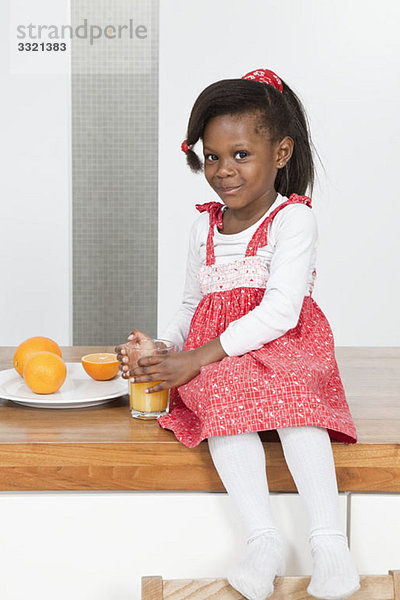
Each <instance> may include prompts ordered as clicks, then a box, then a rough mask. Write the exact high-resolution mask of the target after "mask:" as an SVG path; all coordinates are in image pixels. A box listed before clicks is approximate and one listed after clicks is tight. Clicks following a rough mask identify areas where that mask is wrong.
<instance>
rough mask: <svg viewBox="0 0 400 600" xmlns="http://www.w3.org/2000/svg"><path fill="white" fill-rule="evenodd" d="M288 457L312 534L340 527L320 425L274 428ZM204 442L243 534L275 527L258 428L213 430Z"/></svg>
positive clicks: (325, 439)
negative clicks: (225, 432) (238, 431)
mask: <svg viewBox="0 0 400 600" xmlns="http://www.w3.org/2000/svg"><path fill="white" fill-rule="evenodd" d="M277 432H278V435H279V438H280V440H281V444H282V448H283V453H284V456H285V460H286V463H287V465H288V468H289V470H290V473H291V475H292V477H293V480H294V482H295V484H296V487H297V490H298V492H299V495H300V496H301V498H302V499H303V502H304V505H305V507H306V510H307V513H308V518H309V528H310V535H311V534H313V533H316V532H317V530H331V531H335V532H340V533H342V527H341V524H340V518H339V496H338V488H337V482H336V473H335V463H334V460H333V454H332V447H331V442H330V438H329V434H328V432H327V430H326V429H325V428H322V427H286V428H284V429H277ZM208 446H209V450H210V453H211V457H212V459H213V462H214V465H215V468H216V469H217V471H218V474H219V476H220V478H221V481H222V483H223V484H224V486H225V489H226V491H227V492H228V494H229V496H230V497H231V499H232V501H233V503H234V504H235V506H236V509H237V510H238V512H239V514H240V516H241V519H242V522H243V524H244V526H245V529H246V533H247V537H248V538H251V537H253V536H254V535H257V533H259V532H260V531H263V530H266V529H276V525H275V522H274V519H273V516H272V514H271V510H270V498H269V488H268V482H267V475H266V465H265V454H264V448H263V445H262V442H261V439H260V436H259V435H258V433H257V432H254V433H242V434H238V435H223V436H213V437H210V438H208Z"/></svg>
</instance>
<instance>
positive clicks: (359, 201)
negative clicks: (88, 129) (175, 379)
mask: <svg viewBox="0 0 400 600" xmlns="http://www.w3.org/2000/svg"><path fill="white" fill-rule="evenodd" d="M194 6H195V5H194V4H193V3H191V2H186V1H185V0H164V1H161V20H160V22H161V37H160V147H159V161H160V162H159V249H160V252H159V333H161V332H162V329H163V328H164V326H165V325H166V324H167V322H168V320H169V319H170V318H172V316H173V314H174V312H175V310H176V309H177V306H178V303H179V300H180V296H181V293H182V290H183V274H184V269H185V260H186V246H187V241H188V228H189V226H190V223H191V221H192V220H193V218H195V216H196V214H198V213H197V211H196V210H195V208H194V205H195V203H196V202H206V201H209V200H217V201H219V198H218V197H217V196H216V195H214V193H213V192H212V190H211V188H208V187H207V184H206V182H205V180H204V181H203V175H201V174H196V175H195V174H192V173H191V172H190V170H189V168H188V167H187V166H186V162H185V155H184V154H183V152H182V151H181V150H180V144H181V142H182V140H183V139H184V138H185V137H186V136H185V134H186V126H187V121H188V118H189V114H190V110H191V108H192V105H193V103H194V101H195V99H196V97H197V96H198V94H199V93H200V92H201V91H202V89H204V88H205V87H206V86H207V85H209V84H210V83H212V82H214V81H217V80H220V79H226V78H230V77H240V76H242V75H244V74H245V73H247V72H248V71H251V70H252V69H255V68H257V67H265V68H270V69H272V70H274V71H276V73H277V74H278V75H280V76H282V78H283V79H284V80H285V81H286V82H287V83H288V84H289V85H290V86H291V87H292V89H294V91H295V92H296V93H297V94H298V95H299V96H300V98H301V100H302V101H303V103H304V105H305V108H306V110H307V113H308V115H309V120H310V124H311V132H312V137H313V140H314V144H315V146H316V148H317V150H318V152H319V154H320V156H321V159H322V162H323V163H324V166H325V170H326V174H325V173H324V172H323V171H322V170H321V169H319V171H318V178H319V181H318V185H317V187H316V189H315V191H314V194H313V210H314V211H315V213H316V216H317V220H318V224H319V236H320V239H319V246H318V258H317V280H316V284H315V288H314V292H313V297H314V299H315V300H316V302H317V303H318V304H319V306H320V307H321V309H322V310H323V312H324V313H325V315H326V316H327V318H328V320H329V322H330V324H331V326H332V329H333V333H334V337H335V343H336V345H338V346H397V345H399V343H400V322H399V319H398V318H397V305H398V294H399V292H400V289H399V278H398V264H397V263H398V255H399V250H400V248H399V241H398V240H399V235H398V223H399V221H400V202H399V199H400V198H399V191H398V189H397V176H396V173H397V171H398V160H399V148H398V144H397V140H398V137H399V120H398V105H399V100H400V86H399V80H398V77H397V72H398V65H397V61H398V56H399V41H398V40H399V36H398V32H397V23H398V21H399V17H400V14H399V12H400V11H399V7H400V5H399V3H398V2H396V1H395V0H383V1H382V2H380V3H376V2H373V1H372V0H367V1H366V2H350V3H348V2H346V0H337V1H336V2H326V1H323V2H315V0H301V1H298V2H291V1H289V0H285V1H283V2H278V1H276V0H267V1H266V0H249V1H248V2H246V4H245V5H244V4H243V2H241V1H239V0H220V1H219V2H214V1H213V0H204V1H203V2H202V3H201V5H196V8H194ZM196 149H197V151H198V153H199V154H200V156H201V152H202V148H201V142H200V143H198V144H197V146H196Z"/></svg>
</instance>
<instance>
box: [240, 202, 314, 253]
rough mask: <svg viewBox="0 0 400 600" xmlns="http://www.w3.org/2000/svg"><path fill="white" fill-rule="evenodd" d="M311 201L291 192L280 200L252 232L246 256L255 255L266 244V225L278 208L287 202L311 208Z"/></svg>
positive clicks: (286, 204)
mask: <svg viewBox="0 0 400 600" xmlns="http://www.w3.org/2000/svg"><path fill="white" fill-rule="evenodd" d="M311 203H312V200H311V198H309V197H308V196H299V195H298V194H291V195H290V197H289V198H288V200H286V202H282V204H280V205H279V206H277V207H276V208H275V210H273V211H272V213H270V214H269V215H268V217H266V218H265V219H264V221H263V222H262V223H261V225H260V226H259V227H258V228H257V229H256V231H255V232H254V234H253V237H252V238H251V240H250V242H249V243H248V246H247V249H246V256H255V255H256V254H257V250H258V248H260V247H263V246H266V245H267V244H268V226H269V224H270V223H272V221H273V219H274V217H275V215H276V214H277V213H278V212H279V211H280V210H282V208H285V206H288V205H289V204H306V205H307V206H308V207H309V208H311Z"/></svg>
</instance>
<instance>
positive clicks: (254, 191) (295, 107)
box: [116, 69, 360, 600]
mask: <svg viewBox="0 0 400 600" xmlns="http://www.w3.org/2000/svg"><path fill="white" fill-rule="evenodd" d="M199 139H201V140H202V142H203V154H204V174H205V177H206V179H207V181H208V183H209V184H210V186H211V187H212V189H213V190H214V191H215V192H216V194H217V195H218V196H219V198H220V199H221V200H222V203H220V202H208V203H206V204H203V205H197V206H196V208H197V209H198V210H199V211H200V213H201V214H200V216H199V217H198V218H197V219H196V221H195V222H194V224H193V226H192V229H191V234H190V244H189V254H188V261H187V271H186V283H185V290H184V295H183V300H182V306H181V308H180V310H179V311H178V313H177V314H176V316H175V318H174V319H173V320H172V322H171V323H170V325H169V326H168V327H167V329H166V331H164V332H163V335H162V337H163V338H165V339H169V340H172V341H174V342H175V344H176V345H177V347H178V349H179V351H178V352H177V353H175V354H173V355H170V356H168V357H167V358H165V359H160V358H157V357H155V358H154V357H153V358H151V357H149V358H142V359H141V360H140V361H139V366H136V367H135V368H133V369H132V368H129V366H127V365H126V364H125V363H126V362H127V359H126V357H125V358H123V356H122V351H121V347H119V346H118V347H117V348H116V350H117V352H120V354H119V358H120V360H123V361H124V363H123V365H124V366H121V370H122V371H123V376H124V377H129V376H133V377H134V380H135V381H136V382H147V381H148V382H151V381H160V380H161V381H162V382H163V383H161V384H158V385H155V386H153V387H151V388H149V393H151V392H153V391H157V390H161V389H166V388H171V400H170V413H169V414H168V415H166V416H163V417H161V418H160V419H159V421H158V422H159V424H160V425H161V427H163V428H166V429H171V430H172V431H173V432H174V434H175V436H176V437H177V439H178V440H179V441H180V442H182V443H183V444H184V445H185V446H187V447H189V448H193V447H194V446H197V445H198V444H199V443H200V442H201V441H202V440H204V439H206V438H207V439H208V446H209V450H210V453H211V456H212V459H213V462H214V465H215V467H216V469H217V471H218V473H219V475H220V478H221V480H222V482H223V484H224V486H225V489H226V490H227V492H228V494H229V496H230V497H231V498H232V500H233V502H234V504H235V505H236V508H237V510H238V513H239V515H240V517H241V519H242V521H243V524H244V526H245V530H246V535H247V546H246V551H245V553H244V556H243V558H242V559H241V560H240V561H239V562H238V563H237V564H235V565H234V566H233V567H232V568H231V569H230V571H229V573H228V581H229V583H230V584H231V585H232V586H233V587H234V588H235V589H236V590H238V591H239V592H240V593H241V594H242V595H243V596H244V597H245V598H248V599H250V600H264V598H266V597H268V596H270V595H271V594H272V593H273V581H274V578H275V576H276V575H277V574H278V575H283V574H284V570H285V566H284V558H283V540H282V536H281V533H280V531H279V530H278V528H277V526H276V523H275V521H274V518H273V516H272V513H271V507H270V502H269V489H268V482H267V478H266V466H265V455H264V450H263V446H262V442H261V440H260V437H259V435H258V433H257V432H259V431H265V430H270V429H276V430H277V432H278V434H279V437H280V441H281V443H282V447H283V452H284V456H285V460H286V462H287V464H288V467H289V469H290V472H291V474H292V476H293V479H294V481H295V484H296V486H297V489H298V492H299V494H300V496H301V497H302V499H303V502H304V504H305V507H306V510H307V514H308V517H309V531H310V537H309V542H310V546H311V553H312V558H313V572H312V577H311V581H310V584H309V586H308V588H307V591H308V592H309V593H310V594H311V595H313V596H314V597H316V598H324V599H331V600H333V599H335V600H339V599H342V598H347V597H349V596H351V595H352V594H353V593H354V592H356V591H357V590H358V589H359V587H360V584H359V576H358V573H357V570H356V567H355V564H354V562H353V559H352V556H351V554H350V552H349V548H348V542H347V537H346V535H345V534H344V533H343V531H342V528H341V523H340V517H339V503H338V489H337V481H336V474H335V465H334V460H333V454H332V448H331V442H330V440H331V439H333V440H336V441H340V442H344V443H347V444H353V443H356V441H357V435H356V430H355V426H354V423H353V420H352V417H351V414H350V411H349V407H348V405H347V402H346V399H345V394H344V389H343V385H342V382H341V379H340V375H339V371H338V367H337V363H336V360H335V352H334V339H333V334H332V331H331V328H330V325H329V323H328V321H327V319H326V317H325V315H324V314H323V312H322V310H321V309H320V308H319V306H318V305H317V303H316V302H315V300H314V299H313V298H312V296H311V294H312V289H313V284H314V279H315V276H316V271H315V262H316V244H317V239H318V233H317V223H316V219H315V217H314V214H313V212H312V210H311V199H310V198H309V197H307V196H304V195H303V194H305V192H306V190H307V188H308V187H309V188H310V189H311V193H312V188H313V182H314V164H313V159H312V152H311V142H310V137H309V132H308V127H307V122H306V118H305V113H304V109H303V107H302V105H301V103H300V101H299V99H298V98H297V96H296V95H295V94H294V92H293V91H292V90H291V89H290V87H289V86H288V85H287V84H286V83H285V82H284V81H282V80H281V79H280V78H279V77H278V76H277V75H276V74H275V73H273V72H272V71H269V70H263V69H259V70H256V71H252V72H251V73H248V74H247V75H245V76H244V77H242V78H241V79H227V80H223V81H218V82H216V83H214V84H212V85H209V86H208V87H207V88H206V89H205V90H204V91H203V92H202V93H201V94H200V95H199V97H198V98H197V100H196V102H195V104H194V106H193V109H192V112H191V115H190V119H189V124H188V129H187V139H186V140H185V142H183V144H182V149H183V150H184V152H185V153H186V155H187V162H188V165H189V166H190V168H191V169H192V171H195V172H197V171H200V170H201V169H202V164H201V162H200V160H199V158H198V156H197V154H196V153H195V151H194V149H193V147H194V145H195V144H196V142H197V141H198V140H199ZM146 337H147V336H145V334H143V333H141V332H138V331H136V330H134V331H133V332H132V333H131V335H130V336H129V337H128V339H129V340H133V341H134V342H137V343H138V344H140V342H141V340H142V339H143V338H146Z"/></svg>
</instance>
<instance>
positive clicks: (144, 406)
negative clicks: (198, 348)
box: [124, 338, 175, 419]
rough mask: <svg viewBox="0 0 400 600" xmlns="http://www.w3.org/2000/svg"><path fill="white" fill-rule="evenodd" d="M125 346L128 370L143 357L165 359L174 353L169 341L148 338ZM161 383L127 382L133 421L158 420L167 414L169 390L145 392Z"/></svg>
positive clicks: (136, 364) (173, 347)
mask: <svg viewBox="0 0 400 600" xmlns="http://www.w3.org/2000/svg"><path fill="white" fill-rule="evenodd" d="M124 345H125V349H126V354H127V357H128V369H129V371H130V370H131V369H134V368H135V367H137V366H138V361H139V359H140V358H143V357H144V356H161V357H165V356H167V355H168V354H171V353H172V352H175V346H174V344H173V343H172V342H170V341H169V340H162V339H158V338H149V340H145V341H143V342H141V343H140V345H138V344H137V343H136V342H128V343H127V344H124ZM159 383H162V382H161V381H146V382H144V383H133V382H132V381H130V380H129V383H128V385H129V406H130V409H131V415H132V417H133V418H135V419H158V418H159V417H162V416H163V415H166V414H168V410H169V389H168V390H160V391H159V392H152V393H151V392H148V393H146V392H145V390H146V389H148V388H150V387H152V386H153V385H157V384H159Z"/></svg>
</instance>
